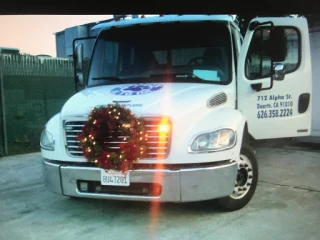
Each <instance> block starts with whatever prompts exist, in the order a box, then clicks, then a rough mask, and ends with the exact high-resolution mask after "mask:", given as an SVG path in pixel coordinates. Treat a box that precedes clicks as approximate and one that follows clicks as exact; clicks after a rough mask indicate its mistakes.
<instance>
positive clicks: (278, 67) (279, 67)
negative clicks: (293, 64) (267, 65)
mask: <svg viewBox="0 0 320 240" xmlns="http://www.w3.org/2000/svg"><path fill="white" fill-rule="evenodd" d="M285 73H286V70H285V68H284V65H283V64H282V63H276V64H274V65H273V80H278V81H281V80H283V79H284V76H285Z"/></svg>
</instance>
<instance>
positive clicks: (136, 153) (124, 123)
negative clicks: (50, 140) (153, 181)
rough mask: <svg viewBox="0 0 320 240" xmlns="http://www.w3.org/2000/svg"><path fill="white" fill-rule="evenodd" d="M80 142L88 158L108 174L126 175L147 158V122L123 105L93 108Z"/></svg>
mask: <svg viewBox="0 0 320 240" xmlns="http://www.w3.org/2000/svg"><path fill="white" fill-rule="evenodd" d="M78 140H79V141H80V146H82V149H83V153H84V156H85V158H86V159H88V161H89V162H93V163H96V164H97V165H98V166H99V167H100V168H103V169H105V170H111V169H112V170H116V171H120V170H121V171H123V172H126V171H128V170H129V169H132V166H133V162H135V161H136V160H138V159H139V158H142V157H144V156H145V154H146V140H147V134H146V133H145V127H144V123H143V121H142V120H141V119H138V118H136V117H135V116H134V114H133V113H132V112H131V111H130V110H129V109H127V108H125V107H122V106H120V105H119V104H115V105H112V104H108V105H107V106H98V107H94V108H92V111H91V112H90V114H89V119H88V121H87V122H86V123H85V124H84V127H83V129H82V132H81V133H80V134H79V135H78ZM112 147H113V148H112ZM114 147H118V148H117V149H115V148H114Z"/></svg>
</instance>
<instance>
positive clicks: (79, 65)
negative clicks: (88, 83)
mask: <svg viewBox="0 0 320 240" xmlns="http://www.w3.org/2000/svg"><path fill="white" fill-rule="evenodd" d="M73 58H74V64H75V71H76V79H75V80H76V82H77V83H78V84H79V85H80V86H83V84H84V77H83V44H82V43H78V44H77V45H76V47H75V49H74V53H73Z"/></svg>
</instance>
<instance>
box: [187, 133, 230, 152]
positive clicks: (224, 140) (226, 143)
mask: <svg viewBox="0 0 320 240" xmlns="http://www.w3.org/2000/svg"><path fill="white" fill-rule="evenodd" d="M235 143H236V133H235V132H234V131H233V130H231V129H220V130H217V131H213V132H208V133H204V134H201V135H198V136H197V137H196V138H195V139H194V140H193V141H192V143H191V145H190V146H189V152H210V151H219V150H224V149H227V148H231V147H233V146H234V144H235Z"/></svg>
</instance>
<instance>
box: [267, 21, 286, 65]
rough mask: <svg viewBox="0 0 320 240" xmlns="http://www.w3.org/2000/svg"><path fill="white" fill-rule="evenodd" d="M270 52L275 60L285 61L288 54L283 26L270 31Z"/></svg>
mask: <svg viewBox="0 0 320 240" xmlns="http://www.w3.org/2000/svg"><path fill="white" fill-rule="evenodd" d="M270 53H271V59H272V60H273V61H274V62H283V61H284V60H285V59H286V56H287V40H286V36H285V31H284V28H283V27H274V28H273V30H272V31H271V33H270Z"/></svg>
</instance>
